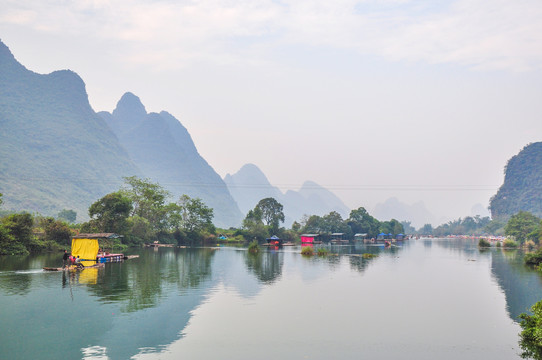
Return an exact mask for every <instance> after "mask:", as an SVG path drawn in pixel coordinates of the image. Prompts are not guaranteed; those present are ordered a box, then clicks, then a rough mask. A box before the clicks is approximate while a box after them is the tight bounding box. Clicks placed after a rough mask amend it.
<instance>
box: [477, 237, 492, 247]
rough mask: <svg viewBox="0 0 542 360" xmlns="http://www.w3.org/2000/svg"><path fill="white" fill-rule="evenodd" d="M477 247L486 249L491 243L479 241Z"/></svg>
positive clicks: (483, 240)
mask: <svg viewBox="0 0 542 360" xmlns="http://www.w3.org/2000/svg"><path fill="white" fill-rule="evenodd" d="M478 246H479V247H481V248H488V247H491V243H490V242H489V241H487V240H486V239H480V240H479V241H478Z"/></svg>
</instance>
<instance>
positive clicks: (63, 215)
mask: <svg viewBox="0 0 542 360" xmlns="http://www.w3.org/2000/svg"><path fill="white" fill-rule="evenodd" d="M56 217H57V218H58V219H60V220H64V221H66V222H67V223H74V222H75V220H76V219H77V213H76V212H75V211H74V210H67V209H62V210H61V211H60V212H59V213H58V215H57V216H56Z"/></svg>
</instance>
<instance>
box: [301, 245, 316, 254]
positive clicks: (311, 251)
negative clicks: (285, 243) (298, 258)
mask: <svg viewBox="0 0 542 360" xmlns="http://www.w3.org/2000/svg"><path fill="white" fill-rule="evenodd" d="M301 255H305V256H312V255H314V249H313V248H312V246H304V247H303V249H301Z"/></svg>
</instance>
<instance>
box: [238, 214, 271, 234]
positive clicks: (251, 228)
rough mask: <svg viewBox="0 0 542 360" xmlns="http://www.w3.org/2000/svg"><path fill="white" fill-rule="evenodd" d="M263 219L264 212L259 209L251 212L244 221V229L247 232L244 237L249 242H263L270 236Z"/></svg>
mask: <svg viewBox="0 0 542 360" xmlns="http://www.w3.org/2000/svg"><path fill="white" fill-rule="evenodd" d="M262 217H263V214H262V210H261V209H260V208H259V207H255V208H254V209H253V210H249V212H248V213H247V215H246V216H245V219H244V220H243V229H244V230H245V232H244V236H245V238H247V240H250V239H252V240H253V239H256V240H260V241H261V240H264V239H265V238H266V237H267V236H269V234H268V232H267V229H266V227H265V224H264V223H263V220H262Z"/></svg>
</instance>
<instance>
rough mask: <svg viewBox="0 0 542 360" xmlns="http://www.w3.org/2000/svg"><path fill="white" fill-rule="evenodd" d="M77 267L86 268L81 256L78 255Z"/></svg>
mask: <svg viewBox="0 0 542 360" xmlns="http://www.w3.org/2000/svg"><path fill="white" fill-rule="evenodd" d="M75 266H81V267H85V265H83V262H82V260H81V259H80V258H79V255H77V259H75Z"/></svg>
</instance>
